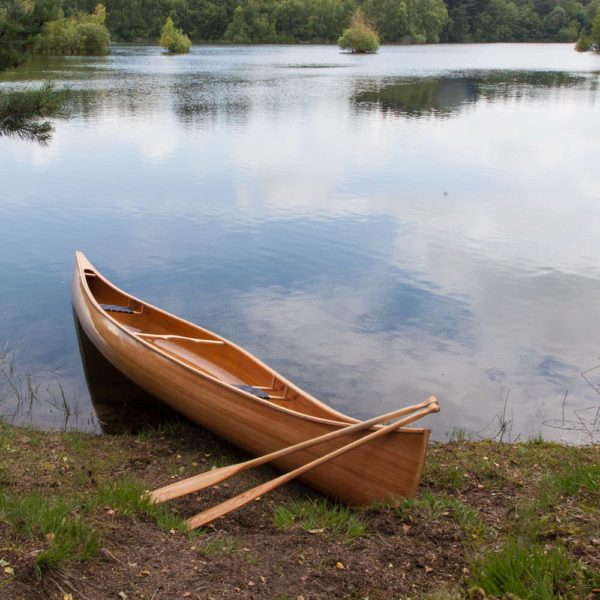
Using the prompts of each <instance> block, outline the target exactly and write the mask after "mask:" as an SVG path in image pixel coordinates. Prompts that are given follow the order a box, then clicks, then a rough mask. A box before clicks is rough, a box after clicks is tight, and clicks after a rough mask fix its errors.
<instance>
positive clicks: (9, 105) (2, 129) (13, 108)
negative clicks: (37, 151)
mask: <svg viewBox="0 0 600 600" xmlns="http://www.w3.org/2000/svg"><path fill="white" fill-rule="evenodd" d="M66 97H67V91H66V90H55V89H54V87H53V85H52V84H51V83H47V84H45V85H44V86H43V87H41V88H40V89H38V90H29V91H26V92H4V93H2V94H0V136H15V137H18V138H21V139H23V140H27V141H35V142H39V143H40V144H47V143H48V141H49V140H50V136H51V134H52V125H51V123H50V122H49V121H40V119H47V118H53V119H66V118H68V112H67V110H66V109H65V100H66Z"/></svg>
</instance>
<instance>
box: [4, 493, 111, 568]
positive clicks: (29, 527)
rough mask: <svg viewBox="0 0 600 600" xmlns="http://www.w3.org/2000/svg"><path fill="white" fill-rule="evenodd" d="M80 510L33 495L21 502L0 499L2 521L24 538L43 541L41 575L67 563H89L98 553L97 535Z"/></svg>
mask: <svg viewBox="0 0 600 600" xmlns="http://www.w3.org/2000/svg"><path fill="white" fill-rule="evenodd" d="M79 511H80V506H78V505H77V504H74V503H70V502H67V501H65V500H59V499H56V498H47V497H46V496H44V495H42V494H32V495H29V496H24V497H22V498H14V497H10V496H5V495H0V518H1V519H2V520H5V521H7V522H9V523H10V524H11V525H12V526H13V528H14V529H16V530H17V532H19V533H21V534H22V535H24V536H25V537H29V538H39V539H40V540H43V542H44V544H45V546H46V547H45V549H44V550H42V551H41V552H40V553H39V554H38V555H37V556H36V558H35V569H36V572H37V574H38V575H41V573H42V572H43V571H44V570H47V569H53V568H56V567H57V566H58V565H59V564H61V563H62V562H64V561H68V560H86V559H89V558H92V557H94V556H95V555H96V554H97V552H98V544H99V539H98V535H97V534H96V533H95V532H94V531H93V529H92V528H91V527H90V526H89V525H88V524H86V523H84V522H83V521H82V520H81V519H80V516H79Z"/></svg>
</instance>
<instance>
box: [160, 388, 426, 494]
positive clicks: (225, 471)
mask: <svg viewBox="0 0 600 600" xmlns="http://www.w3.org/2000/svg"><path fill="white" fill-rule="evenodd" d="M433 404H435V405H436V406H437V398H435V397H434V396H430V397H429V398H428V399H427V400H425V401H424V402H421V403H419V404H414V405H412V406H406V407H404V408H402V409H400V410H395V411H392V412H390V413H387V414H385V415H381V416H379V417H374V418H372V419H369V420H368V421H361V422H360V423H356V424H354V425H348V426H347V427H343V428H341V429H338V430H336V431H332V432H331V433H326V434H324V435H321V436H319V437H316V438H312V439H310V440H306V441H304V442H300V443H298V444H295V445H293V446H288V447H287V448H282V449H281V450H277V451H275V452H271V453H270V454H265V455H264V456H259V457H258V458H254V459H251V460H247V461H245V462H242V463H238V464H235V465H228V466H226V467H221V468H220V469H214V470H213V471H206V472H205V473H200V474H199V475H195V476H194V477H189V478H188V479H182V480H181V481H177V482H175V483H172V484H170V485H166V486H164V487H161V488H158V489H157V490H154V491H153V492H151V493H150V496H149V497H150V499H151V500H152V502H154V503H156V504H160V503H161V502H167V501H168V500H172V499H173V498H179V497H180V496H185V495H186V494H191V493H193V492H198V491H200V490H203V489H205V488H207V487H210V486H213V485H215V484H217V483H219V482H221V481H225V480H226V479H229V478H230V477H233V476H234V475H237V474H238V473H242V472H243V471H246V470H248V469H253V468H254V467H258V466H259V465H264V464H265V463H268V462H271V461H272V460H276V459H278V458H282V457H283V456H287V455H288V454H292V453H294V452H298V451H300V450H304V449H305V448H310V447H311V446H316V445H317V444H322V443H324V442H328V441H329V440H333V439H335V438H338V437H341V436H343V435H347V434H348V433H353V432H355V431H361V430H363V429H368V428H369V427H372V426H373V425H377V424H379V423H381V422H383V421H388V420H390V419H397V418H399V417H402V416H404V415H406V414H408V413H411V412H414V411H416V410H419V409H421V408H427V407H428V406H431V405H433Z"/></svg>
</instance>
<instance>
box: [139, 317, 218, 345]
mask: <svg viewBox="0 0 600 600" xmlns="http://www.w3.org/2000/svg"><path fill="white" fill-rule="evenodd" d="M132 312H133V311H132ZM136 335H137V336H138V337H141V338H143V339H149V340H185V341H186V342H194V343H196V344H217V345H220V346H223V345H224V344H225V342H224V341H223V340H205V339H202V338H193V337H187V336H185V335H172V334H169V335H163V334H158V333H137V334H136Z"/></svg>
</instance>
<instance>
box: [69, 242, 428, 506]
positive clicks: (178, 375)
mask: <svg viewBox="0 0 600 600" xmlns="http://www.w3.org/2000/svg"><path fill="white" fill-rule="evenodd" d="M72 298H73V307H74V309H75V312H76V314H77V317H78V319H79V323H80V325H81V327H82V328H83V330H84V331H85V333H86V334H87V336H88V337H89V339H90V340H91V342H92V343H93V344H94V345H95V346H96V348H97V349H98V350H99V351H100V352H101V353H102V354H103V355H104V357H105V358H106V359H107V360H108V361H109V362H110V363H111V364H112V365H113V366H115V367H116V368H117V369H118V370H119V371H121V372H122V373H123V374H124V375H125V376H127V377H128V378H130V379H131V380H132V381H134V382H135V383H137V384H138V385H139V386H141V387H142V388H144V389H146V390H147V391H148V392H149V393H150V394H152V395H154V396H156V397H157V398H159V399H160V400H162V401H163V402H165V403H166V404H168V405H169V406H171V407H172V408H173V409H175V410H177V411H179V412H181V413H182V414H184V415H185V416H187V417H188V418H189V419H191V420H193V421H195V422H196V423H198V424H199V425H201V426H202V427H204V428H206V429H208V430H209V431H211V432H213V433H214V434H216V435H217V436H219V437H222V438H223V439H225V440H227V441H229V442H231V443H233V444H234V445H236V446H238V447H239V448H241V449H243V450H245V451H247V452H248V453H249V454H251V455H254V456H260V455H263V454H268V453H270V452H273V451H275V450H279V449H281V448H284V447H287V446H291V445H293V444H297V443H299V442H302V441H304V440H307V439H311V438H314V437H317V436H320V435H323V434H325V433H329V432H331V431H335V430H337V429H339V428H341V427H344V425H346V424H348V423H355V422H357V421H356V420H355V419H352V418H350V417H348V416H346V415H344V414H342V413H340V412H338V411H335V410H334V409H332V408H330V407H328V406H327V405H325V404H323V403H321V402H319V401H318V400H317V399H316V398H313V397H312V396H310V395H309V394H307V393H306V392H304V391H302V390H301V389H300V388H298V387H297V386H295V385H294V384H292V383H291V382H289V381H287V380H286V379H284V378H283V377H282V376H281V375H279V374H278V373H276V372H275V371H273V370H272V369H270V368H269V367H268V366H267V365H265V364H263V363H262V362H260V361H259V360H258V359H256V358H255V357H253V356H252V355H250V354H249V353H247V352H246V351H244V350H243V349H241V348H239V347H238V346H236V345H235V344H233V343H232V342H230V341H228V340H225V339H224V338H221V337H219V336H218V335H216V334H214V333H212V332H210V331H208V330H206V329H203V328H201V327H198V326H196V325H193V324H192V323H189V322H187V321H184V320H183V319H179V318H178V317H175V316H173V315H170V314H169V313H167V312H165V311H162V310H160V309H158V308H156V307H154V306H152V305H150V304H147V303H145V302H142V301H140V300H138V299H137V298H134V297H133V296H130V295H129V294H126V293H125V292H123V291H121V290H120V289H118V288H117V287H115V286H114V285H113V284H111V283H110V282H109V281H108V280H107V279H105V278H104V277H102V276H101V275H100V273H98V271H97V270H96V269H95V268H94V267H93V266H92V265H91V263H90V262H89V261H88V260H87V259H86V258H85V257H84V256H83V254H81V253H80V252H77V253H76V260H75V267H74V272H73V283H72ZM102 305H104V306H105V307H106V305H113V306H114V305H118V306H120V307H126V308H127V311H124V312H114V309H112V310H111V309H109V310H106V309H105V308H103V306H102ZM240 384H244V385H252V386H255V387H260V388H261V389H264V390H265V391H266V393H267V394H269V396H271V397H272V398H273V399H268V400H267V399H262V398H259V397H257V396H255V395H254V394H252V393H249V392H246V391H243V390H240V389H239V388H236V387H235V386H236V385H240ZM370 431H372V430H368V431H366V432H357V433H355V434H350V435H347V436H342V437H341V438H340V439H336V440H333V441H331V442H328V443H325V444H322V445H318V446H314V447H312V448H308V449H306V450H304V451H300V452H297V453H294V454H292V455H290V456H286V457H284V458H282V459H280V460H278V461H276V462H273V466H275V467H276V468H277V469H279V470H281V471H290V470H293V469H295V468H297V467H299V466H301V465H303V464H306V463H308V462H310V461H312V460H315V459H316V458H319V457H320V456H323V455H324V454H327V453H329V452H332V451H334V450H336V449H337V448H339V447H341V446H344V445H346V444H348V443H350V442H351V441H354V440H357V439H360V438H361V437H363V436H364V435H367V434H368V433H369V432H370ZM428 438H429V430H428V429H417V428H415V429H413V428H402V429H399V430H398V431H396V432H392V433H390V434H388V435H386V436H383V437H381V438H380V439H377V440H375V441H374V442H372V443H369V444H365V445H364V446H361V447H359V448H356V449H354V450H352V451H350V452H348V453H347V454H344V455H342V456H340V457H338V458H337V459H334V460H332V461H330V462H328V463H326V464H323V465H322V466H320V467H317V468H315V469H313V470H311V471H309V472H307V473H306V474H304V475H303V476H302V477H301V478H300V480H301V481H303V482H304V483H305V484H307V485H309V486H311V487H313V488H314V489H317V490H319V491H321V492H323V493H325V494H327V495H328V496H331V497H333V498H336V499H338V500H341V501H342V502H345V503H348V504H354V505H365V504H370V503H372V502H375V501H388V500H390V499H392V498H394V497H398V496H401V497H411V496H414V494H415V492H416V490H417V486H418V484H419V481H420V478H421V473H422V469H423V464H424V460H425V454H426V451H427V444H428Z"/></svg>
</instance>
